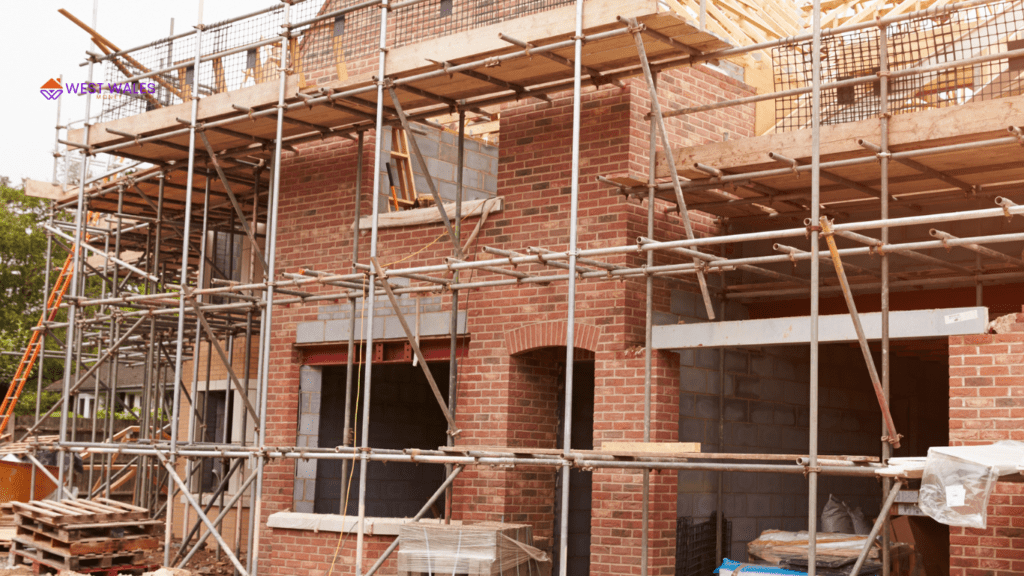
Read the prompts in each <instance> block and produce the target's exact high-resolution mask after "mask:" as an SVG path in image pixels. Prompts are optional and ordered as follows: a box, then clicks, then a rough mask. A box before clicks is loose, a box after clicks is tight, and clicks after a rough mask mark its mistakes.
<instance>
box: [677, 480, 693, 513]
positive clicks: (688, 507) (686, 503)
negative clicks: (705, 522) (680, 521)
mask: <svg viewBox="0 0 1024 576" xmlns="http://www.w3.org/2000/svg"><path fill="white" fill-rule="evenodd" d="M679 474H680V476H682V474H683V472H680V473H679ZM679 485H680V486H682V482H681V481H680V483H679ZM693 500H694V496H693V494H683V493H681V492H680V494H679V495H678V496H676V516H692V515H693Z"/></svg>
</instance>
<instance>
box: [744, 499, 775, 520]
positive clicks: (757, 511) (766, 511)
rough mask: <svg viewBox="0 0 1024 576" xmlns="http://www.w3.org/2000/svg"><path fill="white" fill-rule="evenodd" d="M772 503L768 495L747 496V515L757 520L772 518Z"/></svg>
mask: <svg viewBox="0 0 1024 576" xmlns="http://www.w3.org/2000/svg"><path fill="white" fill-rule="evenodd" d="M771 513H772V501H771V496H770V495H768V494H747V514H748V515H749V516H753V517H755V518H764V517H766V516H771Z"/></svg>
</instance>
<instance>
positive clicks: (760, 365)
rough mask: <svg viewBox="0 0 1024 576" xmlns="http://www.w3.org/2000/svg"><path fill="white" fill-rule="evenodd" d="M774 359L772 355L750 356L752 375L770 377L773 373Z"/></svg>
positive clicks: (753, 354)
mask: <svg viewBox="0 0 1024 576" xmlns="http://www.w3.org/2000/svg"><path fill="white" fill-rule="evenodd" d="M773 361H774V358H773V357H772V356H771V355H770V354H755V353H752V354H750V373H751V374H757V375H769V374H771V373H772V362H773Z"/></svg>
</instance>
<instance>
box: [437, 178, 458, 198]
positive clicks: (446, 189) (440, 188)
mask: <svg viewBox="0 0 1024 576" xmlns="http://www.w3.org/2000/svg"><path fill="white" fill-rule="evenodd" d="M458 191H459V187H458V186H456V185H455V183H453V182H444V181H441V182H438V183H437V193H438V194H440V195H441V198H442V199H444V200H448V201H454V200H455V198H456V197H457V196H458Z"/></svg>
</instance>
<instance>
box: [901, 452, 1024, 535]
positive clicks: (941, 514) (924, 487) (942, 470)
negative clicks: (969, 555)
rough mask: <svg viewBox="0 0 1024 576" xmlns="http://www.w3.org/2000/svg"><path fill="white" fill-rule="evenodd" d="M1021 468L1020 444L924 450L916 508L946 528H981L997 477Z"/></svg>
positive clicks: (1013, 472)
mask: <svg viewBox="0 0 1024 576" xmlns="http://www.w3.org/2000/svg"><path fill="white" fill-rule="evenodd" d="M1018 466H1024V442H1017V441H1015V440H1004V441H1002V442H996V443H995V444H991V445H987V446H941V447H933V448H929V449H928V461H927V463H926V464H925V468H924V475H923V477H922V478H921V493H920V498H919V501H918V506H920V507H921V510H923V511H924V512H925V514H928V515H929V516H931V517H932V518H934V519H935V520H936V521H938V522H941V523H943V524H948V525H950V526H963V527H967V528H985V527H986V526H987V522H988V517H987V511H988V500H989V496H991V495H992V489H993V487H994V486H995V483H996V480H997V479H998V478H999V477H1000V476H1005V475H1007V474H1015V473H1017V472H1018Z"/></svg>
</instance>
